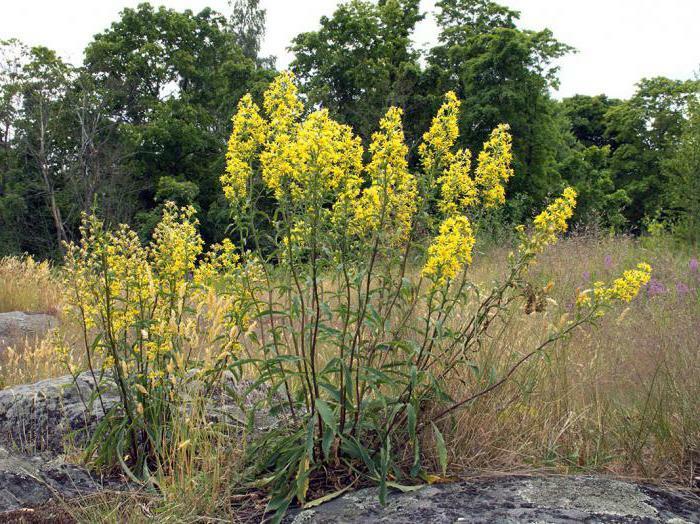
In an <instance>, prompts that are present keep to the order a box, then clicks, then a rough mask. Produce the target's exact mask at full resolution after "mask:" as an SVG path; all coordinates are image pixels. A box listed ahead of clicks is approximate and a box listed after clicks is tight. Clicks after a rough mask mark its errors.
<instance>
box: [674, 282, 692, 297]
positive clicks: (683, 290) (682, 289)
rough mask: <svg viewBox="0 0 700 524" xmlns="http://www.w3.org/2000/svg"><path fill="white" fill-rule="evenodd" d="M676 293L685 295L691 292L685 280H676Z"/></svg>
mask: <svg viewBox="0 0 700 524" xmlns="http://www.w3.org/2000/svg"><path fill="white" fill-rule="evenodd" d="M676 293H678V296H681V297H683V296H685V295H687V294H688V293H690V288H689V287H688V286H686V285H685V284H684V283H683V282H676Z"/></svg>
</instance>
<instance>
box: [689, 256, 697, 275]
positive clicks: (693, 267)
mask: <svg viewBox="0 0 700 524" xmlns="http://www.w3.org/2000/svg"><path fill="white" fill-rule="evenodd" d="M699 265H700V264H698V259H697V258H695V257H693V258H691V259H690V262H688V267H689V268H690V271H691V272H692V273H697V272H698V266H699Z"/></svg>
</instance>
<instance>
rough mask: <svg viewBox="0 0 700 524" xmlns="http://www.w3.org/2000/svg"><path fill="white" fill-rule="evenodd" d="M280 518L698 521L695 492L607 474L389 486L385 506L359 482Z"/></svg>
mask: <svg viewBox="0 0 700 524" xmlns="http://www.w3.org/2000/svg"><path fill="white" fill-rule="evenodd" d="M286 522H287V523H292V524H302V523H303V524H312V523H313V524H326V523H328V524H330V523H334V524H335V523H338V524H342V523H360V522H361V523H363V524H378V523H404V522H405V523H412V524H418V523H423V522H429V523H431V524H432V523H456V522H465V523H477V522H502V523H520V522H523V523H524V522H528V523H539V522H543V523H544V522H546V523H574V522H635V523H669V524H670V523H677V524H681V523H692V522H700V499H699V498H698V497H697V496H695V495H692V494H690V493H685V492H676V491H671V490H664V489H661V488H658V487H652V486H644V485H637V484H633V483H629V482H622V481H618V480H613V479H609V478H605V477H589V476H585V477H584V476H571V477H534V478H531V477H500V478H492V479H485V480H482V481H476V482H461V483H458V484H445V485H434V486H426V487H424V488H422V489H420V490H418V491H413V492H409V493H392V494H390V495H389V497H388V500H387V504H386V506H385V507H382V506H381V505H380V504H379V501H378V499H377V492H376V490H375V489H363V490H359V491H357V492H354V493H349V494H347V495H344V496H342V497H340V498H338V499H336V500H333V501H331V502H327V503H325V504H323V505H321V506H319V507H316V508H312V509H308V510H305V511H300V512H296V513H293V514H290V515H289V516H288V517H287V518H286Z"/></svg>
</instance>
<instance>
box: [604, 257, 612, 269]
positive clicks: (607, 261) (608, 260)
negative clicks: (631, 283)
mask: <svg viewBox="0 0 700 524" xmlns="http://www.w3.org/2000/svg"><path fill="white" fill-rule="evenodd" d="M604 262H605V269H611V268H612V267H613V259H612V257H611V256H610V255H605V261H604Z"/></svg>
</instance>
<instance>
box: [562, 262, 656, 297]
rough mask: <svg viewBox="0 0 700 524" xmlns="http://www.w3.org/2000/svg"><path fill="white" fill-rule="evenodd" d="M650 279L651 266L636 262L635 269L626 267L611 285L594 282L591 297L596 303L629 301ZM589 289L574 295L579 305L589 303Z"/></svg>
mask: <svg viewBox="0 0 700 524" xmlns="http://www.w3.org/2000/svg"><path fill="white" fill-rule="evenodd" d="M650 279H651V266H650V265H649V264H646V263H644V262H642V263H640V264H637V267H636V269H628V270H627V271H625V272H624V273H622V276H621V277H620V278H616V279H615V280H614V281H613V283H612V285H610V286H606V285H605V283H604V282H596V283H595V284H594V285H593V292H592V294H593V298H594V299H595V301H596V303H606V302H612V301H615V300H619V301H621V302H631V301H632V299H633V298H634V297H636V296H637V295H638V294H639V290H640V289H641V288H642V286H644V285H646V284H647V283H648V282H649V280H650ZM591 303H592V300H591V290H586V291H583V292H582V293H579V295H578V297H576V304H577V305H579V306H587V305H591Z"/></svg>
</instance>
